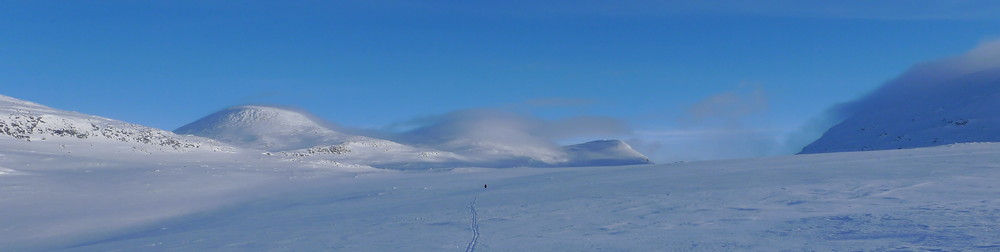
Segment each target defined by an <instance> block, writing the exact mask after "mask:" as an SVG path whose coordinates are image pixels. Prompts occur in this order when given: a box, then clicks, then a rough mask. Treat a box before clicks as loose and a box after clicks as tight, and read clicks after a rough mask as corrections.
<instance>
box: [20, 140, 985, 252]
mask: <svg viewBox="0 0 1000 252" xmlns="http://www.w3.org/2000/svg"><path fill="white" fill-rule="evenodd" d="M0 143H2V144H3V145H2V146H4V149H3V150H2V152H0V153H2V154H3V156H0V166H2V167H6V168H8V169H12V170H16V171H17V173H16V175H4V176H0V188H2V190H0V201H2V202H3V205H4V207H2V208H0V226H2V227H4V228H2V229H0V251H51V250H60V251H462V250H463V249H472V248H474V249H475V250H476V251H598V250H603V251H678V250H699V251H734V250H744V251H746V250H749V251H781V250H795V251H799V250H817V251H859V250H860V251H884V250H902V251H913V250H917V251H919V250H945V251H947V250H995V249H997V248H1000V233H998V232H996V230H998V229H1000V221H998V220H1000V200H998V199H997V197H996V196H997V195H998V194H1000V187H997V186H996V183H995V181H996V180H997V179H1000V144H963V145H951V146H944V147H934V148H922V149H909V150H890V151H869V152H850V153H833V154H817V155H797V156H786V157H773V158H763V159H750V160H727V161H708V162H692V163H677V164H661V165H639V166H615V167H574V168H509V169H494V168H461V169H451V170H436V171H394V170H383V169H371V168H364V167H354V168H350V167H346V166H314V165H313V166H311V165H309V164H306V163H296V162H285V161H277V160H272V159H257V158H259V155H257V156H250V155H242V154H239V153H228V154H225V156H220V155H215V154H212V155H209V154H207V153H154V154H141V153H127V154H121V155H111V156H97V155H92V153H84V152H82V151H74V152H73V153H70V154H67V153H62V152H60V151H56V150H46V149H47V148H48V147H40V145H29V144H28V143H29V142H25V141H22V140H17V139H13V138H0ZM486 183H488V184H489V188H488V189H484V188H483V184H486ZM470 199H471V200H472V201H471V202H470ZM473 215H474V216H473ZM470 244H471V245H470Z"/></svg>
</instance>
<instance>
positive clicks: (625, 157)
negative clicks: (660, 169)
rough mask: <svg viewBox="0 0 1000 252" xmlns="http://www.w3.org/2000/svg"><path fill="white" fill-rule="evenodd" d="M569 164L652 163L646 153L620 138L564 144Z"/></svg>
mask: <svg viewBox="0 0 1000 252" xmlns="http://www.w3.org/2000/svg"><path fill="white" fill-rule="evenodd" d="M563 150H564V151H565V152H566V153H568V154H569V155H570V158H569V160H571V161H570V162H568V163H567V165H568V166H587V165H621V164H652V163H653V162H652V161H650V160H649V158H647V157H646V156H645V155H643V154H642V153H639V152H638V151H636V150H635V149H632V146H629V145H628V144H627V143H625V142H622V141H620V140H597V141H591V142H586V143H582V144H574V145H569V146H564V147H563Z"/></svg>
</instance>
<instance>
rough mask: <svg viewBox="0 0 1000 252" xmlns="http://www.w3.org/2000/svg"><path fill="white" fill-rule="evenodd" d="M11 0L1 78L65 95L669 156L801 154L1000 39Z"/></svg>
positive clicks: (660, 10) (847, 10)
mask: <svg viewBox="0 0 1000 252" xmlns="http://www.w3.org/2000/svg"><path fill="white" fill-rule="evenodd" d="M501 2H502V3H501ZM873 2H874V3H873ZM2 5H3V8H0V93H2V94H4V95H8V96H13V97H15V98H20V99H25V100H30V101H34V102H38V103H42V104H45V105H49V106H52V107H56V108H62V109H68V110H75V111H79V112H83V113H89V114H95V115H101V116H105V117H111V118H115V119H120V120H125V121H129V122H134V123H139V124H144V125H148V126H153V127H157V128H163V129H168V130H172V129H175V128H177V127H180V126H182V125H184V124H187V123H189V122H192V121H194V120H196V119H198V118H200V117H201V116H204V115H207V114H209V113H212V112H214V111H217V110H219V109H222V108H225V107H228V106H232V105H239V104H247V103H263V104H278V105H284V106H292V107H298V108H302V109H304V110H307V111H310V112H312V113H314V114H316V115H318V116H319V117H321V118H324V119H327V120H329V121H332V122H335V123H338V124H341V125H345V126H350V127H359V128H386V127H388V126H390V125H401V124H405V123H406V122H410V121H413V120H414V119H415V118H423V117H427V116H434V115H442V114H446V113H449V112H453V111H459V110H467V109H480V108H488V109H504V110H511V111H515V112H518V113H524V114H529V115H533V116H537V117H541V118H544V119H549V120H558V119H561V118H567V117H576V116H598V117H601V118H611V120H617V121H620V122H621V123H623V124H626V125H628V127H629V129H630V132H627V133H622V132H609V133H608V134H606V135H600V134H597V135H593V136H591V135H581V136H578V137H576V138H564V139H557V140H559V141H562V142H567V143H568V142H572V141H578V140H582V139H586V138H604V137H615V138H622V139H627V140H629V142H630V143H632V144H633V145H634V146H636V147H637V148H639V149H640V150H642V151H644V152H646V153H647V154H648V155H650V156H651V157H653V159H654V160H656V161H659V162H669V161H676V160H695V159H714V158H735V157H750V156H762V155H776V154H790V153H794V150H795V149H796V148H801V146H799V145H804V144H805V143H794V141H792V142H789V141H791V140H789V139H790V138H795V137H793V136H795V135H801V134H803V133H802V132H803V130H802V129H803V128H804V127H805V128H808V126H809V125H810V122H815V121H816V120H817V118H821V116H822V114H823V112H824V111H825V110H827V109H828V108H830V107H831V106H833V105H835V104H837V103H841V102H846V101H850V100H852V99H855V98H858V97H859V96H861V95H863V94H865V93H867V92H869V91H871V90H874V89H875V88H877V87H878V86H879V85H881V84H882V83H884V82H885V81H887V80H890V79H892V78H893V77H895V76H897V75H899V74H900V73H902V72H903V71H905V70H906V69H908V68H909V67H910V66H912V65H913V64H916V63H919V62H923V61H928V60H933V59H937V58H941V57H946V56H949V55H956V54H960V53H962V52H965V51H967V50H969V49H971V48H973V47H975V46H976V45H977V44H979V43H982V42H984V41H990V40H993V39H996V38H998V36H1000V14H996V13H1000V4H997V3H991V2H990V1H897V0H889V1H808V0H806V1H735V0H732V1H694V2H693V3H691V2H689V1H675V2H671V1H630V2H628V3H624V4H623V3H621V2H620V1H523V2H521V1H514V2H509V1H496V2H489V3H482V2H473V1H296V2H295V3H284V2H277V1H274V2H268V1H249V2H241V3H238V4H237V3H235V2H229V1H161V2H155V1H100V2H82V1H81V2H68V1H51V2H49V1H20V2H5V3H3V4H2ZM807 131H808V130H807ZM805 135H809V134H805Z"/></svg>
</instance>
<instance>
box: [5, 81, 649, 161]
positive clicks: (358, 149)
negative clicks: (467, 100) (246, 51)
mask: <svg viewBox="0 0 1000 252" xmlns="http://www.w3.org/2000/svg"><path fill="white" fill-rule="evenodd" d="M0 137H9V139H10V141H12V142H11V143H13V144H14V145H15V146H8V148H15V147H16V148H20V147H17V146H22V145H23V146H36V147H38V146H43V145H44V146H56V147H51V148H50V147H46V148H42V149H44V150H61V149H65V151H66V152H72V150H73V149H74V148H88V151H87V152H81V153H90V154H87V155H106V154H108V155H110V154H109V153H113V154H117V153H122V151H126V152H136V153H143V154H152V153H158V152H163V153H187V152H192V151H203V152H206V153H209V155H212V154H210V153H212V152H225V153H244V154H240V155H251V156H254V155H257V156H259V157H254V158H255V159H256V158H261V159H274V160H286V161H296V162H298V161H301V162H308V163H316V164H326V163H335V164H344V165H360V166H371V167H376V168H389V169H426V168H453V167H498V168H502V167H525V166H526V167H558V166H597V165H629V164H649V163H652V162H651V161H650V160H649V159H648V158H646V157H645V156H644V155H642V154H641V153H639V152H637V151H635V150H634V149H632V148H631V147H630V146H628V145H627V144H625V143H624V142H621V141H618V140H601V141H595V142H589V143H583V144H578V145H571V146H564V147H561V148H559V147H556V148H554V149H553V148H544V149H539V147H537V146H534V147H533V146H515V145H510V144H501V143H492V142H461V141H458V142H452V144H455V145H454V146H453V147H454V148H456V149H458V150H461V152H454V151H449V150H441V149H437V148H434V147H431V146H413V145H408V144H403V143H398V142H394V141H390V140H385V139H378V138H373V137H367V136H359V135H352V134H347V133H343V132H339V131H336V130H334V129H331V128H330V127H329V126H328V125H327V124H326V123H323V122H322V121H320V120H318V119H316V118H315V117H313V116H311V115H309V114H308V113H304V112H301V111H295V110H292V109H286V108H278V107H268V106H236V107H231V108H227V109H224V110H222V111H219V112H216V113H213V114H211V115H209V116H206V117H204V118H202V119H199V120H197V121H195V122H193V123H190V124H188V125H185V126H183V127H181V128H178V129H177V130H176V131H175V132H170V131H165V130H160V129H155V128H151V127H146V126H142V125H137V124H132V123H127V122H122V121H117V120H113V119H108V118H104V117H99V116H92V115H86V114H81V113H77V112H70V111H64V110H59V109H54V108H50V107H46V106H43V105H40V104H37V103H33V102H29V101H23V100H19V99H15V98H12V97H8V96H3V95H0ZM20 149H25V148H20ZM26 149H32V148H26ZM35 149H37V148H35ZM221 159H224V158H221Z"/></svg>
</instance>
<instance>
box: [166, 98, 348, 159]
mask: <svg viewBox="0 0 1000 252" xmlns="http://www.w3.org/2000/svg"><path fill="white" fill-rule="evenodd" d="M174 132H176V133H178V134H191V135H196V136H202V137H208V138H213V139H216V140H219V141H222V142H227V143H230V144H234V145H239V146H243V147H248V148H256V149H263V150H269V151H281V150H292V149H301V148H308V147H313V146H317V145H322V144H336V143H341V142H344V141H347V140H351V139H353V138H356V137H355V136H351V135H347V134H343V133H339V132H336V131H333V130H331V129H330V128H328V127H325V126H323V124H322V123H320V120H318V119H316V118H315V117H314V116H312V115H309V114H307V113H305V112H301V111H296V110H292V109H286V108H278V107H268V106H236V107H230V108H227V109H224V110H222V111H219V112H215V113H213V114H211V115H208V116H206V117H204V118H201V119H199V120H197V121H195V122H193V123H191V124H188V125H184V126H183V127H180V128H178V129H177V130H175V131H174Z"/></svg>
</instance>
